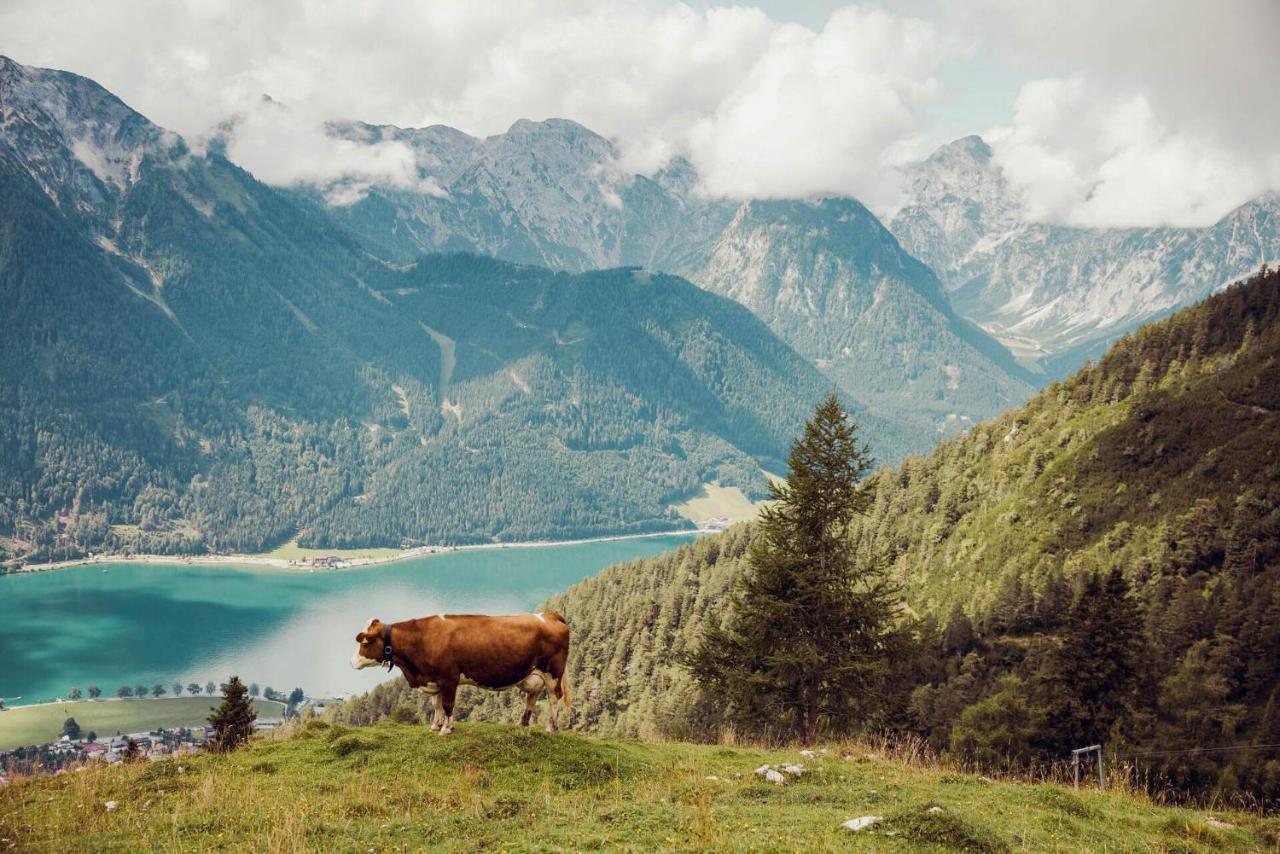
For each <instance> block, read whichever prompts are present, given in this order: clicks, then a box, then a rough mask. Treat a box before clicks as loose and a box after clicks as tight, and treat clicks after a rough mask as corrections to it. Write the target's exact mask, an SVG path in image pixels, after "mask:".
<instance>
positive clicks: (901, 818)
mask: <svg viewBox="0 0 1280 854" xmlns="http://www.w3.org/2000/svg"><path fill="white" fill-rule="evenodd" d="M831 748H832V749H831V751H830V753H829V754H828V755H826V756H821V757H815V758H812V759H810V758H804V757H801V756H799V755H798V754H797V753H796V752H795V751H793V750H775V751H763V750H757V749H752V748H737V747H713V746H695V745H687V744H655V743H644V742H635V741H622V740H595V739H591V738H587V737H583V736H580V735H576V734H568V733H562V734H558V735H547V734H545V733H542V732H540V731H537V730H533V731H529V730H521V729H518V728H516V727H511V726H499V725H493V724H462V725H460V726H459V727H458V729H457V730H456V731H455V733H454V734H453V735H452V736H450V737H448V738H440V737H438V736H436V735H434V734H432V733H430V732H428V731H426V729H425V728H424V727H421V726H404V725H399V724H382V725H380V726H377V727H372V728H357V729H352V728H348V727H331V726H329V725H327V724H325V723H323V722H318V721H315V722H311V723H309V724H308V725H306V726H305V727H304V728H303V729H302V730H301V732H300V734H298V735H295V736H294V737H292V738H282V739H274V740H268V741H259V742H256V743H254V744H252V745H250V746H249V747H248V748H245V749H243V750H241V751H239V752H237V753H234V754H231V755H229V756H225V755H224V756H217V755H201V756H195V757H182V758H178V759H171V760H165V761H161V762H156V763H139V764H135V765H131V766H127V765H126V766H117V767H112V768H91V769H89V770H86V771H82V772H78V773H73V774H67V775H63V776H60V777H43V778H35V779H30V780H23V781H19V782H17V783H15V784H13V785H10V786H7V787H5V788H4V789H0V839H3V840H4V842H5V843H7V844H12V845H16V846H17V847H18V848H20V849H23V850H41V851H43V850H58V851H102V850H124V849H133V850H136V849H140V848H146V849H152V848H158V849H164V850H175V851H176V850H182V851H209V850H244V849H246V848H249V849H253V850H266V851H311V850H326V851H333V850H338V851H362V852H363V851H368V850H377V851H381V850H388V851H394V850H416V849H420V848H431V849H436V850H446V851H463V850H466V851H471V850H476V849H479V848H490V847H492V848H504V849H512V850H519V851H533V850H584V849H602V848H611V849H612V848H617V849H624V850H627V849H637V850H638V849H646V850H655V849H661V850H673V849H682V850H719V851H724V850H754V851H776V850H820V851H827V850H837V849H839V850H850V849H852V850H864V851H977V852H1002V851H1080V850H1086V849H1087V850H1094V851H1098V850H1109V851H1186V852H1191V851H1210V850H1212V851H1259V850H1263V849H1269V848H1273V847H1275V845H1276V844H1277V839H1280V836H1278V834H1280V827H1278V826H1277V824H1276V822H1275V820H1274V819H1260V818H1257V817H1255V816H1250V815H1244V814H1234V813H1229V812H1214V813H1212V814H1208V813H1205V812H1196V811H1189V810H1178V809H1168V808H1161V807H1156V806H1153V805H1152V804H1150V803H1149V802H1147V801H1146V800H1144V799H1142V798H1140V797H1135V796H1131V795H1126V794H1121V793H1115V792H1105V793H1101V792H1095V791H1090V790H1087V789H1086V790H1084V791H1081V792H1079V793H1075V792H1072V791H1070V790H1068V789H1064V788H1060V787H1057V786H1051V785H1035V786H1032V785H1022V784H1018V783H1009V782H993V781H990V780H987V779H986V778H981V777H978V776H976V775H969V774H962V773H957V772H954V771H949V770H947V769H945V768H941V767H934V766H931V765H928V764H923V765H922V764H919V763H916V764H914V765H908V764H905V763H902V762H899V761H895V760H893V759H891V758H886V757H884V756H881V755H877V754H876V753H875V752H873V751H870V750H868V749H867V748H865V747H859V746H856V745H831ZM793 762H800V763H802V764H803V765H804V766H805V772H804V773H803V774H802V775H801V776H799V777H798V778H795V779H793V780H792V781H791V782H789V783H787V784H786V785H784V786H779V785H775V784H773V783H768V782H764V781H762V780H759V779H757V778H756V777H754V776H753V774H752V772H753V770H754V769H755V768H757V767H758V766H760V765H762V764H766V763H767V764H773V765H782V764H787V763H793ZM109 801H112V802H114V804H115V806H114V809H111V810H108V809H107V807H106V804H107V802H109ZM931 810H932V811H931ZM867 815H876V816H881V817H882V821H880V822H879V823H877V824H875V825H873V826H872V827H871V828H869V829H865V830H862V831H859V832H856V833H855V832H852V831H849V830H846V829H844V828H843V827H841V824H842V823H843V822H845V821H848V820H849V819H852V818H857V817H861V816H867Z"/></svg>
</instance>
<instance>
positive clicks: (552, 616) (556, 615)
mask: <svg viewBox="0 0 1280 854" xmlns="http://www.w3.org/2000/svg"><path fill="white" fill-rule="evenodd" d="M542 616H544V617H546V618H547V619H548V620H559V621H560V622H562V623H565V619H564V614H561V613H560V612H559V611H543V612H542ZM565 625H566V626H567V625H569V624H568V623H565Z"/></svg>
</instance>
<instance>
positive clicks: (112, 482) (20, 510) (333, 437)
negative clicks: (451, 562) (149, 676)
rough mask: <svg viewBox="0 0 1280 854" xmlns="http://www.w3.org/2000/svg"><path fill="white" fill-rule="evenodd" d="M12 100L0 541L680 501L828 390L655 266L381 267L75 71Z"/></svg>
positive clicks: (2, 101)
mask: <svg viewBox="0 0 1280 854" xmlns="http://www.w3.org/2000/svg"><path fill="white" fill-rule="evenodd" d="M0 109H2V110H3V116H4V125H3V128H2V129H0V324H2V329H0V377H2V379H3V381H2V382H0V416H2V417H0V554H5V555H13V554H21V555H28V556H39V557H61V556H72V555H77V554H82V553H84V552H85V551H87V550H91V549H92V550H99V549H103V548H111V549H115V548H136V549H139V550H145V551H192V550H195V551H199V550H203V549H215V550H255V549H260V548H264V547H268V546H270V545H272V544H274V543H277V542H280V541H282V540H284V539H287V538H289V537H291V536H295V535H296V536H298V537H300V539H301V540H302V541H304V542H307V543H312V544H316V545H321V544H323V545H333V546H340V545H369V544H386V545H393V546H394V545H398V544H400V543H401V542H406V541H407V542H421V541H431V542H441V541H448V542H458V541H469V540H485V539H489V538H499V539H504V540H512V539H528V538H534V537H549V536H569V535H587V534H596V533H604V532H619V531H635V530H646V529H654V528H667V527H674V526H677V525H680V524H685V523H683V522H681V521H680V520H679V519H678V518H677V517H675V515H674V514H673V513H672V512H671V511H670V510H669V509H668V505H669V504H670V503H671V502H673V501H677V500H680V499H682V498H683V497H686V496H688V495H690V494H692V493H695V492H697V491H698V489H699V488H700V487H701V484H702V483H704V482H705V481H708V480H713V479H719V480H721V481H722V482H723V483H725V484H727V485H738V486H741V487H743V488H744V489H745V490H747V491H748V492H749V493H751V494H755V495H759V494H760V493H761V491H762V489H763V485H764V480H763V475H762V474H761V471H760V469H761V466H762V465H764V466H776V465H777V464H778V460H779V459H780V458H781V456H782V454H783V451H784V450H785V446H786V442H787V440H788V437H789V436H790V435H791V434H792V433H793V432H794V431H795V430H796V429H798V427H799V425H800V423H801V419H802V418H803V413H804V412H805V411H806V410H807V408H808V407H809V405H810V404H811V403H812V402H813V401H815V400H817V399H818V398H820V397H821V396H822V395H823V394H824V393H825V391H826V389H827V387H828V383H827V382H826V381H825V380H824V379H823V377H822V376H821V375H820V374H819V373H818V372H817V371H816V370H815V369H814V368H813V367H812V366H810V365H808V364H806V363H805V361H804V360H803V359H801V358H800V357H799V356H797V355H796V354H795V353H794V352H793V351H791V350H790V349H789V348H788V347H787V346H786V345H785V344H783V343H782V342H781V341H779V340H778V339H777V338H776V337H775V336H773V335H772V334H771V333H770V332H769V331H768V329H767V328H766V327H765V326H764V325H763V324H762V323H760V322H759V321H758V320H756V319H755V318H754V317H753V316H752V315H751V314H750V313H749V312H747V311H746V310H745V309H742V308H740V307H739V306H737V305H735V304H733V303H732V302H729V301H727V300H723V299H720V298H719V297H715V296H713V295H711V294H708V293H706V292H704V291H702V290H700V289H698V288H696V287H694V286H692V285H690V284H689V283H687V282H685V281H683V280H680V279H677V278H674V277H671V276H657V275H654V276H650V275H647V274H644V273H640V272H637V271H633V270H610V271H603V272H598V273H590V274H581V275H576V276H571V275H568V274H563V273H552V272H550V271H547V270H544V269H540V268H533V267H523V266H518V265H513V264H509V263H502V262H496V261H491V260H488V259H483V258H478V257H474V256H462V255H455V256H434V257H431V258H427V259H424V260H422V261H421V262H419V263H417V264H415V265H411V266H407V267H406V266H395V267H393V266H389V265H387V264H385V263H383V262H380V261H378V260H376V259H374V258H373V257H371V256H370V255H369V254H368V253H367V252H366V251H365V250H364V248H363V246H362V245H361V244H360V243H359V242H358V241H357V239H356V238H354V237H352V236H351V235H350V234H349V233H348V232H347V231H345V230H344V229H342V228H340V227H338V226H336V225H334V224H333V223H332V222H331V221H330V220H329V219H328V218H327V217H325V216H324V215H323V214H321V213H318V212H316V211H314V210H312V209H310V208H309V207H307V206H301V205H299V204H298V203H297V201H296V200H295V199H293V198H291V197H289V196H287V195H285V194H282V193H280V192H279V191H276V190H274V189H271V188H269V187H266V186H264V185H262V184H260V183H259V182H257V181H255V180H254V179H253V178H252V176H250V175H249V174H248V173H246V172H244V171H242V170H240V169H238V168H237V167H235V166H234V165H233V164H231V163H229V162H228V161H226V160H225V159H223V158H222V157H220V156H219V155H218V154H216V153H209V154H201V153H199V152H196V151H193V150H192V149H191V148H190V147H189V146H188V145H187V144H186V143H185V142H184V141H183V140H181V139H180V138H178V137H176V136H174V135H173V134H170V133H168V132H166V131H164V130H162V129H160V128H158V127H156V126H155V125H152V124H151V123H150V122H148V121H147V120H146V119H145V118H144V117H142V116H140V115H138V114H137V113H135V112H133V111H132V110H130V109H129V108H128V107H127V106H126V105H124V104H123V103H121V102H120V101H119V100H118V99H116V98H115V97H114V96H112V95H111V94H110V93H108V92H106V91H105V90H103V89H102V88H101V87H99V86H97V85H96V84H94V83H93V82H92V81H89V80H86V79H84V78H81V77H77V76H75V75H71V74H65V73H61V72H54V71H44V70H40V69H31V68H25V67H23V66H20V65H18V64H16V63H13V62H11V61H9V60H0ZM876 424H877V426H873V427H872V428H871V429H870V430H869V433H870V434H872V435H873V441H879V442H882V443H883V444H882V446H881V447H882V448H883V451H882V452H883V453H886V454H892V453H894V449H895V448H901V447H902V445H903V441H902V439H901V437H900V436H899V435H896V434H895V433H894V432H893V429H892V428H891V427H889V426H887V425H884V424H883V423H880V422H876ZM877 429H879V430H880V432H879V434H878V437H877V436H876V435H875V434H876V430H877Z"/></svg>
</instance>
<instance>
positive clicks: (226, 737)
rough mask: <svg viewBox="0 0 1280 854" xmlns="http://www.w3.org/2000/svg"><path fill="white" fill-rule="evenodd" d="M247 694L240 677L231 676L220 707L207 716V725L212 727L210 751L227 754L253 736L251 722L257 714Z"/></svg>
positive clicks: (256, 717)
mask: <svg viewBox="0 0 1280 854" xmlns="http://www.w3.org/2000/svg"><path fill="white" fill-rule="evenodd" d="M248 694H249V691H248V689H247V688H245V686H244V683H243V682H241V681H240V677H239V676H232V677H231V681H230V682H228V683H227V688H226V691H225V692H224V693H223V696H222V705H221V706H219V707H218V708H217V710H215V711H214V713H213V714H212V715H210V716H209V724H210V725H211V726H212V727H213V739H212V741H211V742H210V745H209V746H210V748H211V749H213V750H215V751H218V752H221V753H229V752H231V751H232V750H235V749H236V748H237V747H239V746H240V745H242V744H244V743H245V742H246V741H248V740H249V736H251V735H253V722H254V721H255V720H257V719H258V713H257V712H255V711H254V710H253V704H252V703H251V702H249V699H248Z"/></svg>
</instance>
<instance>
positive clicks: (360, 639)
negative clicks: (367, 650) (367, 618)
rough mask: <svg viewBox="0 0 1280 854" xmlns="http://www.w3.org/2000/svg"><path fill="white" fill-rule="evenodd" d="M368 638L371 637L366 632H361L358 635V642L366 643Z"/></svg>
mask: <svg viewBox="0 0 1280 854" xmlns="http://www.w3.org/2000/svg"><path fill="white" fill-rule="evenodd" d="M368 639H369V636H368V635H367V634H365V633H364V632H361V633H360V634H358V635H356V643H364V642H365V641H367V640H368Z"/></svg>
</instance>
